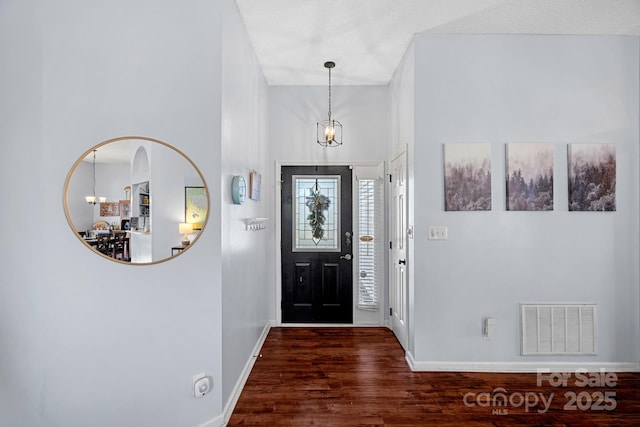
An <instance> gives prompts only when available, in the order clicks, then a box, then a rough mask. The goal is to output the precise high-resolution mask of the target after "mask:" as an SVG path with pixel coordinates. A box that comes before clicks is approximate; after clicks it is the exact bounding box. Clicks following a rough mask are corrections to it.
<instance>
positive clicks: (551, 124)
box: [410, 36, 640, 366]
mask: <svg viewBox="0 0 640 427" xmlns="http://www.w3.org/2000/svg"><path fill="white" fill-rule="evenodd" d="M638 43H639V40H638V38H630V37H627V38H625V37H571V36H418V37H417V38H416V40H415V58H416V60H415V76H416V80H415V144H414V150H415V158H414V162H415V166H414V174H415V182H414V183H413V187H414V193H415V204H414V215H415V224H414V225H415V236H416V238H415V242H414V243H415V246H414V250H413V253H412V256H410V259H411V260H413V263H414V269H415V274H414V276H413V277H412V279H411V286H412V287H413V293H414V295H415V301H414V309H413V312H414V329H415V336H414V337H413V339H414V348H413V351H414V354H413V356H414V358H415V359H416V361H424V362H447V361H453V362H474V361H489V362H510V361H515V362H529V363H532V364H535V363H539V362H540V361H545V360H547V361H548V360H555V361H558V360H560V361H562V362H586V363H589V362H591V363H597V362H611V363H616V362H638V361H639V360H640V354H639V323H640V316H639V286H638V279H639V277H638V257H639V255H640V253H639V250H638V192H639V186H638V179H639V174H638V170H639V167H638V166H639V164H638V154H639V149H638V134H639V124H638V121H639V108H638V104H639V96H638V94H639V93H640V91H639V84H638V81H639V78H638V75H639V70H638V58H639V55H638ZM446 142H488V143H490V144H491V154H492V172H493V185H492V191H493V210H492V211H491V212H466V213H465V212H445V211H444V207H443V206H444V201H443V200H444V195H443V193H444V185H443V143H446ZM509 142H550V143H553V145H554V150H555V154H554V167H555V176H554V184H555V188H554V205H555V210H554V211H553V212H507V211H506V210H505V184H504V179H505V172H504V170H505V163H504V152H505V143H509ZM580 142H610V143H615V144H616V148H617V207H618V210H617V212H609V213H585V212H583V213H580V212H568V209H567V193H568V190H567V144H568V143H580ZM429 225H446V226H448V227H449V240H448V241H429V240H427V237H426V236H427V227H428V226H429ZM523 302H549V303H553V302H561V303H562V302H565V303H566V302H591V303H596V304H597V305H598V339H599V341H598V355H597V356H595V357H593V356H587V357H563V358H560V359H558V358H557V357H556V358H546V357H531V356H530V357H523V356H520V354H519V317H518V304H519V303H523ZM488 316H489V317H494V318H496V320H497V326H496V336H495V339H494V340H493V341H483V340H482V338H481V322H482V319H483V317H488ZM431 366H438V363H435V364H433V365H431Z"/></svg>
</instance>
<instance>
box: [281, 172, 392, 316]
mask: <svg viewBox="0 0 640 427" xmlns="http://www.w3.org/2000/svg"><path fill="white" fill-rule="evenodd" d="M316 165H317V166H353V167H357V166H369V167H372V166H384V167H385V173H386V164H385V162H384V161H382V160H381V161H370V162H345V161H336V162H316V161H299V162H296V161H278V160H276V162H275V174H274V176H275V184H276V185H275V186H274V191H275V193H276V194H275V198H274V204H275V206H274V207H275V220H274V236H275V239H274V253H275V278H274V279H275V300H274V303H275V307H274V308H275V325H276V326H283V325H284V326H287V327H289V326H294V327H295V326H305V327H317V326H334V327H335V326H341V324H340V323H338V324H336V323H331V324H328V325H324V324H322V323H313V324H309V323H305V324H298V323H282V308H281V301H282V270H281V266H282V252H281V242H280V239H281V238H282V224H281V220H282V212H281V204H282V192H281V185H282V182H281V180H280V177H281V172H282V167H283V166H316ZM352 179H353V180H355V174H354V177H353V178H352ZM353 191H355V188H353V189H352V192H353ZM357 202H358V201H357V198H355V197H354V198H353V202H352V204H353V203H357ZM352 212H355V210H354V209H353V206H352ZM385 216H386V211H385ZM354 220H355V218H354ZM384 221H385V222H384V223H385V238H386V235H387V233H386V227H387V225H386V218H385V220H384ZM354 227H355V223H354ZM353 255H354V257H355V256H356V255H357V254H356V253H355V252H354V254H353ZM384 264H387V263H386V262H385V263H384ZM352 268H353V270H352V274H353V275H354V277H355V275H356V271H355V269H356V266H355V263H354V264H353V267H352ZM384 268H385V271H386V268H387V266H386V265H385V266H384ZM356 289H357V286H356V282H355V281H354V284H353V290H354V292H355V291H356ZM387 294H388V292H386V287H385V286H383V288H382V289H381V293H380V297H381V301H380V310H379V312H380V323H379V326H384V322H385V317H384V309H385V307H388V305H387V304H388V295H387ZM356 303H357V300H355V299H354V300H353V303H352V307H351V309H352V314H353V316H352V318H353V323H351V324H348V325H344V326H352V327H353V326H374V325H358V324H356V323H355V321H356V317H355V315H356V313H355V310H356Z"/></svg>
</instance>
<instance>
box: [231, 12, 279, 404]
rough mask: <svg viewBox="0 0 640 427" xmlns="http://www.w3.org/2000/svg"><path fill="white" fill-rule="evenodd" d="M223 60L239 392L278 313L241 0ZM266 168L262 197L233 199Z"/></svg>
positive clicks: (264, 161) (257, 86) (254, 80)
mask: <svg viewBox="0 0 640 427" xmlns="http://www.w3.org/2000/svg"><path fill="white" fill-rule="evenodd" d="M224 13H225V19H224V40H223V52H222V62H223V64H224V67H223V71H222V87H223V90H222V152H221V153H222V157H221V159H222V162H221V178H222V181H221V185H222V186H221V192H222V195H221V197H220V199H218V203H219V205H220V215H221V219H222V224H223V228H222V279H223V280H222V282H223V288H222V298H223V304H222V363H223V367H224V369H223V373H222V375H223V377H222V380H223V381H222V393H223V399H224V404H225V405H227V404H229V402H230V399H231V398H232V392H233V391H234V387H235V386H236V384H237V381H238V379H239V377H240V375H241V374H242V371H243V369H244V368H245V364H246V363H247V362H248V361H249V360H250V359H252V350H253V348H254V346H255V345H256V342H257V341H258V338H259V337H260V334H261V333H262V331H263V330H264V328H265V326H266V325H267V323H268V321H269V320H271V319H273V318H274V317H273V316H274V314H273V308H272V306H273V304H272V303H270V301H273V281H274V270H273V268H274V267H273V265H274V256H273V252H272V250H271V248H272V245H271V242H272V241H273V239H274V234H273V233H274V231H273V215H272V210H273V197H274V195H273V171H272V167H271V166H270V164H269V162H268V144H267V137H268V134H267V85H266V81H265V80H264V77H263V75H262V69H261V68H260V66H259V65H258V62H257V59H256V57H255V55H254V52H253V47H252V46H251V44H250V42H249V39H248V36H247V34H246V31H245V28H244V24H243V23H242V20H241V19H240V15H239V12H238V10H237V8H236V5H235V2H233V1H228V2H225V9H224ZM252 169H254V170H256V171H258V172H259V173H261V174H262V196H261V199H260V201H255V200H250V199H249V197H248V192H247V199H246V201H245V202H244V204H242V205H234V204H233V202H232V200H231V180H232V178H233V176H234V175H242V176H244V179H245V181H246V183H247V185H249V173H250V171H251V170H252ZM253 217H267V218H270V220H269V221H268V222H267V223H266V226H267V229H266V230H261V231H247V230H246V229H245V221H244V220H245V218H253Z"/></svg>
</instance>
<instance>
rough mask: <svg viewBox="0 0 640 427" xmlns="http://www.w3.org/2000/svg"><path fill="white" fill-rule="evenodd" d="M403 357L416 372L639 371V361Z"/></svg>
mask: <svg viewBox="0 0 640 427" xmlns="http://www.w3.org/2000/svg"><path fill="white" fill-rule="evenodd" d="M405 359H406V361H407V364H408V365H409V367H410V368H411V370H412V371H416V372H438V371H442V372H522V373H536V372H538V371H539V370H541V369H544V370H548V371H549V372H574V371H576V370H577V369H586V370H587V371H589V372H598V371H600V370H601V369H604V370H605V371H607V372H640V363H633V362H546V361H545V362H535V361H527V362H431V361H428V362H427V361H416V360H415V359H414V358H413V354H411V352H408V351H407V352H406V353H405Z"/></svg>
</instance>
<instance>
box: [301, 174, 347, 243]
mask: <svg viewBox="0 0 640 427" xmlns="http://www.w3.org/2000/svg"><path fill="white" fill-rule="evenodd" d="M293 188H294V194H293V203H292V205H293V218H294V221H293V251H294V252H304V251H314V252H315V251H327V252H339V251H340V222H339V221H338V218H339V213H340V176H327V175H320V176H309V175H305V176H299V175H298V176H296V175H294V176H293Z"/></svg>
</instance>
